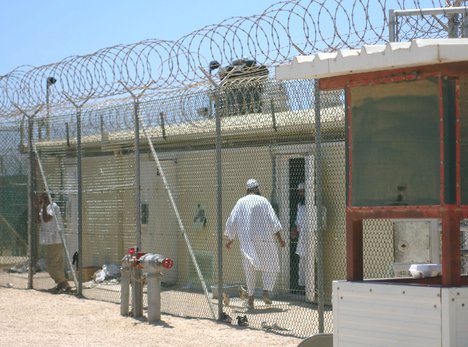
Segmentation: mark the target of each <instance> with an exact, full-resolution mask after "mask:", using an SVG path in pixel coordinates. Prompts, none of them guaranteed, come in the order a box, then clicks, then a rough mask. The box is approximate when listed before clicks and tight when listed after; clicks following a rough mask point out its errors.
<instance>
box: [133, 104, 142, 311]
mask: <svg viewBox="0 0 468 347" xmlns="http://www.w3.org/2000/svg"><path fill="white" fill-rule="evenodd" d="M139 108H140V103H139V101H138V98H134V103H133V117H134V125H133V126H134V146H135V214H136V216H135V217H136V221H135V223H136V225H135V227H136V247H137V251H141V187H140V185H141V183H140V181H141V179H140V120H139ZM134 274H135V277H134V281H133V291H132V296H133V316H134V317H142V316H143V285H142V282H141V281H140V279H141V270H140V269H137V268H135V269H134Z"/></svg>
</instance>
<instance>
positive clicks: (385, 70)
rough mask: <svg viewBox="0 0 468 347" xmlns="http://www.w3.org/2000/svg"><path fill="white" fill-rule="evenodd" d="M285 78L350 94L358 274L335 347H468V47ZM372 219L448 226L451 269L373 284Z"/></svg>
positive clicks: (341, 288) (388, 50)
mask: <svg viewBox="0 0 468 347" xmlns="http://www.w3.org/2000/svg"><path fill="white" fill-rule="evenodd" d="M276 73H277V78H279V79H301V78H316V79H319V81H318V82H319V88H320V90H334V89H344V90H345V95H346V98H345V100H346V101H345V102H346V124H345V126H346V128H345V133H346V188H347V192H346V194H347V196H346V199H347V203H346V206H347V207H346V251H347V254H346V258H347V268H346V281H335V282H334V283H333V299H332V300H333V320H334V323H333V324H334V326H333V345H334V346H364V345H365V346H390V345H392V346H393V345H395V346H468V326H467V323H466V322H467V321H468V276H466V275H463V274H462V266H461V262H462V257H463V253H464V252H466V250H463V249H462V248H463V246H464V245H463V244H462V242H461V239H462V235H461V232H460V223H461V222H462V221H463V220H464V219H466V218H468V40H467V39H440V40H414V41H412V42H404V43H390V44H387V45H381V46H365V47H363V48H362V49H361V50H346V51H339V52H334V53H322V54H318V55H316V56H300V57H297V58H295V60H294V61H293V62H292V63H291V64H289V65H284V66H280V67H278V68H277V70H276ZM367 219H393V220H398V221H402V220H405V219H407V220H413V221H414V220H418V219H420V220H437V221H439V224H440V226H441V227H440V230H441V231H440V235H439V236H440V264H427V266H426V267H423V266H421V267H419V268H418V267H416V268H415V269H416V270H417V271H414V272H413V276H412V277H411V276H408V277H398V278H388V279H387V278H386V279H365V278H364V255H363V253H364V252H363V250H364V245H363V223H364V222H365V220H367ZM369 246H370V247H372V245H367V247H369Z"/></svg>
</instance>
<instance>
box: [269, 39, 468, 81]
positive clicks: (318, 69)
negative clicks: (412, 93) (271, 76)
mask: <svg viewBox="0 0 468 347" xmlns="http://www.w3.org/2000/svg"><path fill="white" fill-rule="evenodd" d="M458 61H468V39H465V38H464V39H426V40H423V39H417V40H413V41H411V42H391V43H387V44H385V45H372V46H363V47H362V48H361V49H359V50H358V49H351V50H350V49H343V50H339V51H337V52H332V53H318V54H315V55H308V56H297V57H295V58H294V59H293V61H292V62H291V63H289V64H284V65H280V66H277V67H276V79H277V80H292V79H311V78H324V77H333V76H341V75H348V74H355V73H362V72H370V71H379V70H390V69H397V68H404V67H411V66H423V65H432V64H441V63H450V62H458Z"/></svg>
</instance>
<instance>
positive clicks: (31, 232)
mask: <svg viewBox="0 0 468 347" xmlns="http://www.w3.org/2000/svg"><path fill="white" fill-rule="evenodd" d="M33 127H34V120H33V119H31V118H28V148H29V172H28V207H29V213H28V245H29V247H28V258H29V271H28V289H32V288H33V275H34V273H33V272H34V271H33V268H34V266H35V264H36V232H35V231H36V218H35V217H36V212H37V211H36V208H35V203H34V200H35V196H34V191H35V190H36V189H35V184H34V172H35V160H34V151H33V145H32V141H33V140H32V139H33ZM20 145H22V143H21V144H20Z"/></svg>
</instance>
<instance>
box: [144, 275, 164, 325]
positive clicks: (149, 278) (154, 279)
mask: <svg viewBox="0 0 468 347" xmlns="http://www.w3.org/2000/svg"><path fill="white" fill-rule="evenodd" d="M146 284H147V290H148V322H154V321H159V320H161V273H160V272H154V273H153V272H152V273H148V274H147V275H146Z"/></svg>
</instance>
